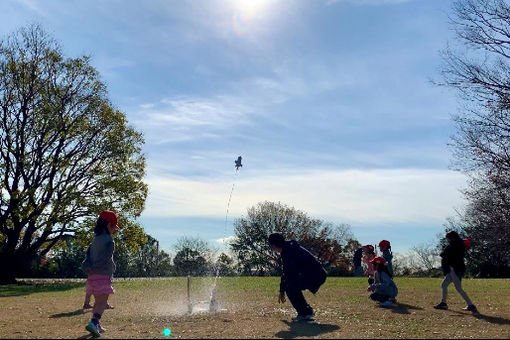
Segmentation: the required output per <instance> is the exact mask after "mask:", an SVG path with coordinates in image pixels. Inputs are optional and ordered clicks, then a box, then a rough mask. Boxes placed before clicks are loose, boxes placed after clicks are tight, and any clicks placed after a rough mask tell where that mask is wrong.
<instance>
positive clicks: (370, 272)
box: [362, 244, 375, 284]
mask: <svg viewBox="0 0 510 340" xmlns="http://www.w3.org/2000/svg"><path fill="white" fill-rule="evenodd" d="M362 248H363V263H365V264H366V266H367V269H366V270H365V276H368V283H369V284H372V283H374V265H373V264H372V262H371V261H372V260H373V259H374V257H375V252H374V250H375V248H374V246H373V245H371V244H366V245H364V246H363V247H362Z"/></svg>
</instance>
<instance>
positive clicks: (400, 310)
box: [389, 302, 423, 314]
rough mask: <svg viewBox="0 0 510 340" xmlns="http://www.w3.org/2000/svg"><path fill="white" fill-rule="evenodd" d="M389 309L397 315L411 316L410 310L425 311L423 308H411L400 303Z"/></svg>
mask: <svg viewBox="0 0 510 340" xmlns="http://www.w3.org/2000/svg"><path fill="white" fill-rule="evenodd" d="M389 309H391V311H392V312H393V313H397V314H411V313H410V312H409V310H410V309H414V310H423V308H421V307H416V306H411V305H408V304H406V303H400V302H398V303H397V305H396V306H393V307H389Z"/></svg>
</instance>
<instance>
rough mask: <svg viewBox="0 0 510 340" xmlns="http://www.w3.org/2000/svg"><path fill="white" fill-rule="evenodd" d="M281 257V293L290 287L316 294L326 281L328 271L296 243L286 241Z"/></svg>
mask: <svg viewBox="0 0 510 340" xmlns="http://www.w3.org/2000/svg"><path fill="white" fill-rule="evenodd" d="M281 257H282V261H283V275H282V279H281V282H280V292H281V293H283V292H284V291H285V290H286V289H287V288H288V287H289V286H293V287H298V288H299V289H302V290H304V289H308V290H310V291H311V292H312V293H314V294H315V293H317V291H318V290H319V287H320V286H321V285H322V284H323V283H324V282H325V281H326V276H327V273H326V270H325V269H324V268H323V267H322V265H321V264H320V262H319V261H317V259H316V258H315V256H313V255H312V254H311V253H310V252H309V251H308V250H306V249H305V248H303V247H301V246H300V245H299V243H297V242H296V241H285V244H284V246H283V249H282V253H281Z"/></svg>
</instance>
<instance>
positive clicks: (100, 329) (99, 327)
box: [97, 323, 106, 333]
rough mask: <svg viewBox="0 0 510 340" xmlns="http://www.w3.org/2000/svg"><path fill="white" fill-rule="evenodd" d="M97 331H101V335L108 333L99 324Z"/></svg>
mask: <svg viewBox="0 0 510 340" xmlns="http://www.w3.org/2000/svg"><path fill="white" fill-rule="evenodd" d="M97 330H98V331H99V333H104V332H106V329H105V328H103V326H101V324H100V323H98V324H97Z"/></svg>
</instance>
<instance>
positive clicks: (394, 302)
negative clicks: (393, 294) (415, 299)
mask: <svg viewBox="0 0 510 340" xmlns="http://www.w3.org/2000/svg"><path fill="white" fill-rule="evenodd" d="M388 301H390V302H391V303H393V304H395V305H396V304H397V303H398V302H397V299H395V298H389V299H388Z"/></svg>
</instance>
